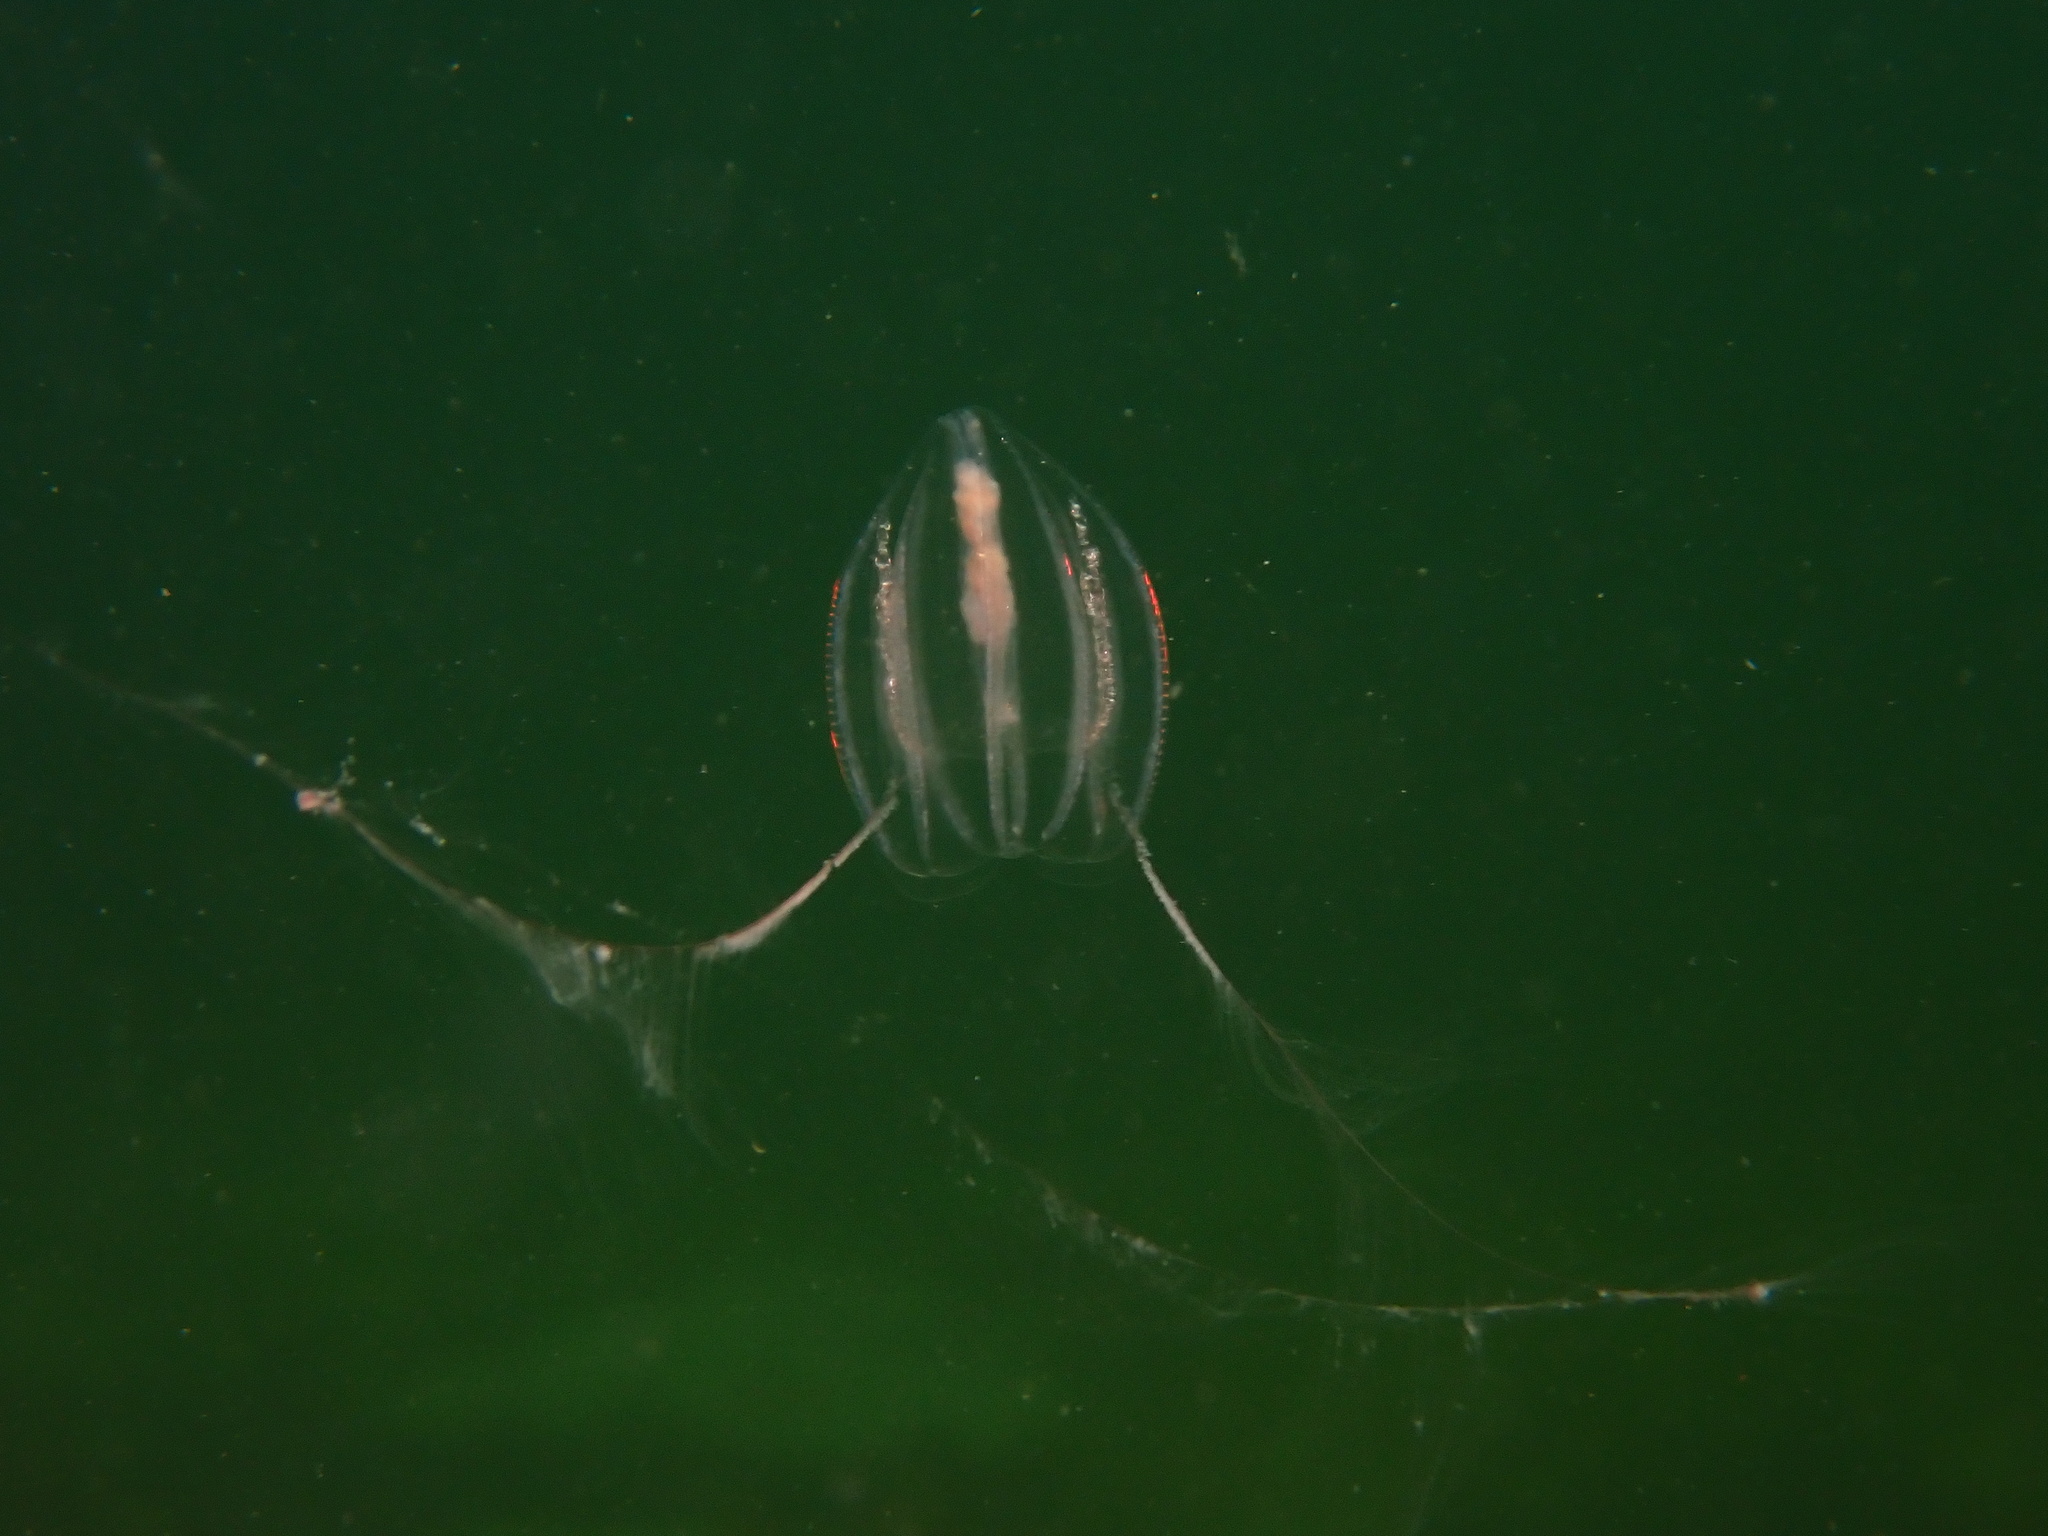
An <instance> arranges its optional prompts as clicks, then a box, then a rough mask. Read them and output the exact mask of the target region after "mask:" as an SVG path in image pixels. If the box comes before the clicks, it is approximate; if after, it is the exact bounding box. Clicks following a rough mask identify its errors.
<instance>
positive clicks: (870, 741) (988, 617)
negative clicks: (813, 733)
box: [830, 409, 1166, 878]
mask: <svg viewBox="0 0 2048 1536" xmlns="http://www.w3.org/2000/svg"><path fill="white" fill-rule="evenodd" d="M830 669H831V683H830V686H831V691H832V721H833V728H832V742H833V746H834V748H835V749H836V750H837V752H838V754H839V765H840V768H841V769H842V770H843V771H844V773H845V775H846V782H847V786H848V788H849V789H851V791H852V793H853V798H854V801H855V802H856V804H858V806H859V807H860V811H861V815H862V817H863V818H867V817H871V816H873V815H874V814H875V811H876V808H877V807H878V806H881V805H882V804H884V803H885V802H886V801H887V800H888V798H889V796H890V795H891V794H894V795H896V796H897V797H898V804H897V807H896V809H895V811H894V812H893V813H892V814H890V815H888V816H887V817H886V818H885V819H884V820H883V821H882V823H881V826H880V828H879V829H878V831H877V832H876V841H877V842H879V843H880V844H881V847H882V850H883V852H884V853H885V854H887V855H888V857H889V860H890V862H892V863H893V864H895V865H896V867H897V868H898V869H901V870H902V871H904V872H905V873H906V874H909V875H913V876H916V877H919V878H945V877H949V876H958V875H964V874H968V873H970V872H972V871H973V870H975V869H976V868H978V867H980V866H982V865H984V864H986V863H987V862H988V861H989V860H991V859H1020V858H1032V857H1037V858H1045V859H1054V860H1060V861H1064V862H1071V863H1086V862H1093V861H1096V860H1100V859H1107V858H1110V857H1112V856H1114V855H1115V854H1117V853H1118V852H1120V851H1121V850H1122V849H1123V848H1124V847H1126V846H1127V845H1128V844H1129V843H1130V841H1131V831H1132V829H1133V828H1135V827H1136V826H1137V825H1138V823H1139V821H1140V820H1141V819H1142V818H1143V816H1144V813H1145V803H1146V800H1147V799H1148V798H1149V797H1150V795H1151V793H1152V779H1153V775H1154V774H1155V773H1156V772H1157V771H1158V767H1159V749H1160V742H1161V739H1162V737H1163V734H1164V730H1165V724H1166V632H1165V628H1164V626H1163V624H1162V623H1161V620H1160V615H1159V603H1158V599H1157V598H1156V597H1155V595H1154V593H1153V590H1152V582H1151V579H1150V578H1149V577H1148V576H1147V575H1146V574H1145V568H1144V567H1143V566H1142V565H1140V564H1139V563H1138V557H1137V555H1136V554H1135V553H1134V552H1133V551H1132V549H1131V545H1130V541H1129V540H1128V539H1126V538H1125V537H1124V535H1123V530H1122V529H1120V528H1118V527H1117V525H1116V523H1115V522H1114V521H1113V520H1112V519H1111V517H1110V515H1109V513H1108V512H1106V511H1104V510H1103V507H1102V505H1101V503H1100V502H1098V501H1096V499H1095V498H1094V497H1093V496H1091V495H1090V494H1089V493H1088V491H1087V490H1086V489H1085V488H1083V487H1082V485H1081V484H1080V482H1078V481H1077V480H1075V479H1074V477H1073V476H1072V475H1070V474H1068V473H1067V472H1066V470H1064V469H1062V468H1061V467H1060V466H1059V465H1058V464H1056V463H1054V462H1053V461H1052V460H1051V459H1049V458H1047V457H1046V455H1045V454H1044V453H1042V452H1040V451H1039V449H1038V448H1037V447H1036V446H1034V445H1033V444H1032V443H1031V442H1030V441H1029V440H1027V439H1026V438H1024V437H1022V436H1020V435H1019V434H1017V433H1015V432H1012V431H1011V430H1009V429H1008V428H1007V427H1005V426H1004V425H1003V424H1002V423H1001V422H1000V421H998V420H996V419H995V418H994V417H993V416H990V415H989V414H988V413H986V412H984V411H976V410H971V409H970V410H960V411H954V412H953V413H951V414H950V415H947V416H942V417H940V418H939V419H938V420H937V421H936V422H935V423H933V425H932V428H931V430H930V431H929V432H927V433H926V434H925V438H924V441H923V442H922V443H921V444H920V445H919V448H918V451H917V453H916V454H915V456H913V457H912V459H911V461H910V462H909V464H907V465H906V466H905V467H904V469H903V472H902V474H900V475H899V476H898V477H897V479H896V482H895V484H894V485H893V486H892V487H891V489H890V491H889V494H888V495H887V496H885V497H884V498H883V499H882V504H881V506H880V507H878V508H877V509H876V510H875V515H874V517H873V518H872V519H870V521H869V522H868V525H867V529H866V531H865V532H864V533H863V534H862V535H861V538H860V542H859V543H858V544H856V545H855V546H854V551H853V557H852V559H851V560H849V561H848V562H847V566H846V570H845V572H844V574H843V575H841V577H840V578H839V584H838V586H837V587H836V588H834V590H833V598H832V629H831V650H830Z"/></svg>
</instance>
